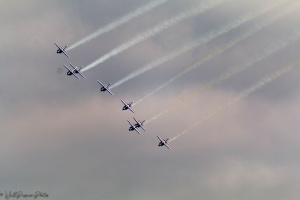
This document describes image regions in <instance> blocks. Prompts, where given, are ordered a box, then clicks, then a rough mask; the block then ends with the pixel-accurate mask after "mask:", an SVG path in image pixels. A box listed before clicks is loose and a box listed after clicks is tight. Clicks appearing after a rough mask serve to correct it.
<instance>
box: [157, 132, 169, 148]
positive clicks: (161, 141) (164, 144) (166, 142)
mask: <svg viewBox="0 0 300 200" xmlns="http://www.w3.org/2000/svg"><path fill="white" fill-rule="evenodd" d="M157 138H158V139H159V140H160V142H159V144H158V146H160V147H161V146H165V147H167V148H168V149H170V150H171V147H170V146H169V144H168V140H169V139H170V138H167V139H162V138H161V137H159V136H158V135H157Z"/></svg>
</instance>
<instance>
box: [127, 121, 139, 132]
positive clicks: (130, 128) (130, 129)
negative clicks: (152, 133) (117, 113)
mask: <svg viewBox="0 0 300 200" xmlns="http://www.w3.org/2000/svg"><path fill="white" fill-rule="evenodd" d="M127 121H128V123H129V125H130V127H129V129H128V130H129V131H136V132H137V133H138V134H139V135H141V133H140V131H139V130H138V129H137V127H136V126H135V125H133V124H132V123H131V122H130V121H129V120H127Z"/></svg>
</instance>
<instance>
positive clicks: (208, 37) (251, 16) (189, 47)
mask: <svg viewBox="0 0 300 200" xmlns="http://www.w3.org/2000/svg"><path fill="white" fill-rule="evenodd" d="M271 8H272V7H268V8H266V9H264V10H260V11H256V12H255V13H253V12H251V13H249V14H248V15H246V16H243V17H241V18H240V19H238V20H233V21H232V22H231V23H228V24H226V25H225V26H222V27H221V28H219V29H218V30H214V31H210V32H209V33H208V34H206V36H204V37H199V38H198V39H197V40H196V41H194V42H192V43H190V44H188V45H185V46H184V47H182V48H180V49H178V50H175V51H173V52H171V53H169V54H167V55H166V56H164V57H162V58H160V59H158V60H156V61H154V62H152V63H150V64H148V65H146V66H144V67H142V68H140V69H138V70H136V71H134V72H133V73H131V74H129V75H127V76H126V77H124V78H122V79H121V80H119V81H118V82H116V83H114V84H113V85H112V86H111V88H115V87H117V86H119V85H121V84H123V83H125V82H127V81H129V80H131V79H133V78H135V77H137V76H139V75H141V74H143V73H145V72H147V71H149V70H151V69H154V68H156V67H158V66H160V65H162V64H164V63H166V62H168V61H170V60H172V59H174V58H176V57H178V56H180V55H182V54H183V53H185V52H187V51H190V50H193V49H195V48H197V47H199V46H201V45H203V44H205V43H208V42H209V41H211V40H213V39H215V38H216V37H218V36H220V35H223V34H225V33H227V32H229V31H231V30H233V29H235V28H237V27H238V26H240V25H242V24H244V23H246V22H248V21H250V20H252V19H254V18H256V17H258V16H259V15H262V14H263V13H265V12H267V11H268V10H270V9H271Z"/></svg>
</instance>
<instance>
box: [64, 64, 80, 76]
mask: <svg viewBox="0 0 300 200" xmlns="http://www.w3.org/2000/svg"><path fill="white" fill-rule="evenodd" d="M70 65H71V67H72V68H73V70H71V69H70V68H68V67H67V66H66V65H64V67H65V68H66V70H68V72H67V75H68V76H72V75H73V76H75V77H76V78H77V79H80V78H79V77H78V76H77V75H76V74H79V75H80V76H82V77H83V78H85V76H83V74H82V73H81V72H80V70H81V69H82V68H83V66H82V67H80V68H78V67H75V66H73V65H72V64H71V63H70Z"/></svg>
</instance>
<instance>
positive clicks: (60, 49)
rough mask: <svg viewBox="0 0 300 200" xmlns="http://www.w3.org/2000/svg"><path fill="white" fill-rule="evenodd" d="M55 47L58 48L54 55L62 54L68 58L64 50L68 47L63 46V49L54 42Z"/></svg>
mask: <svg viewBox="0 0 300 200" xmlns="http://www.w3.org/2000/svg"><path fill="white" fill-rule="evenodd" d="M54 44H55V46H56V47H57V48H58V49H57V51H56V53H63V54H65V55H66V56H67V57H68V58H70V56H69V55H68V54H67V53H66V51H65V50H66V48H67V47H68V45H66V46H65V48H62V47H61V46H59V45H57V44H56V43H55V42H54Z"/></svg>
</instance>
